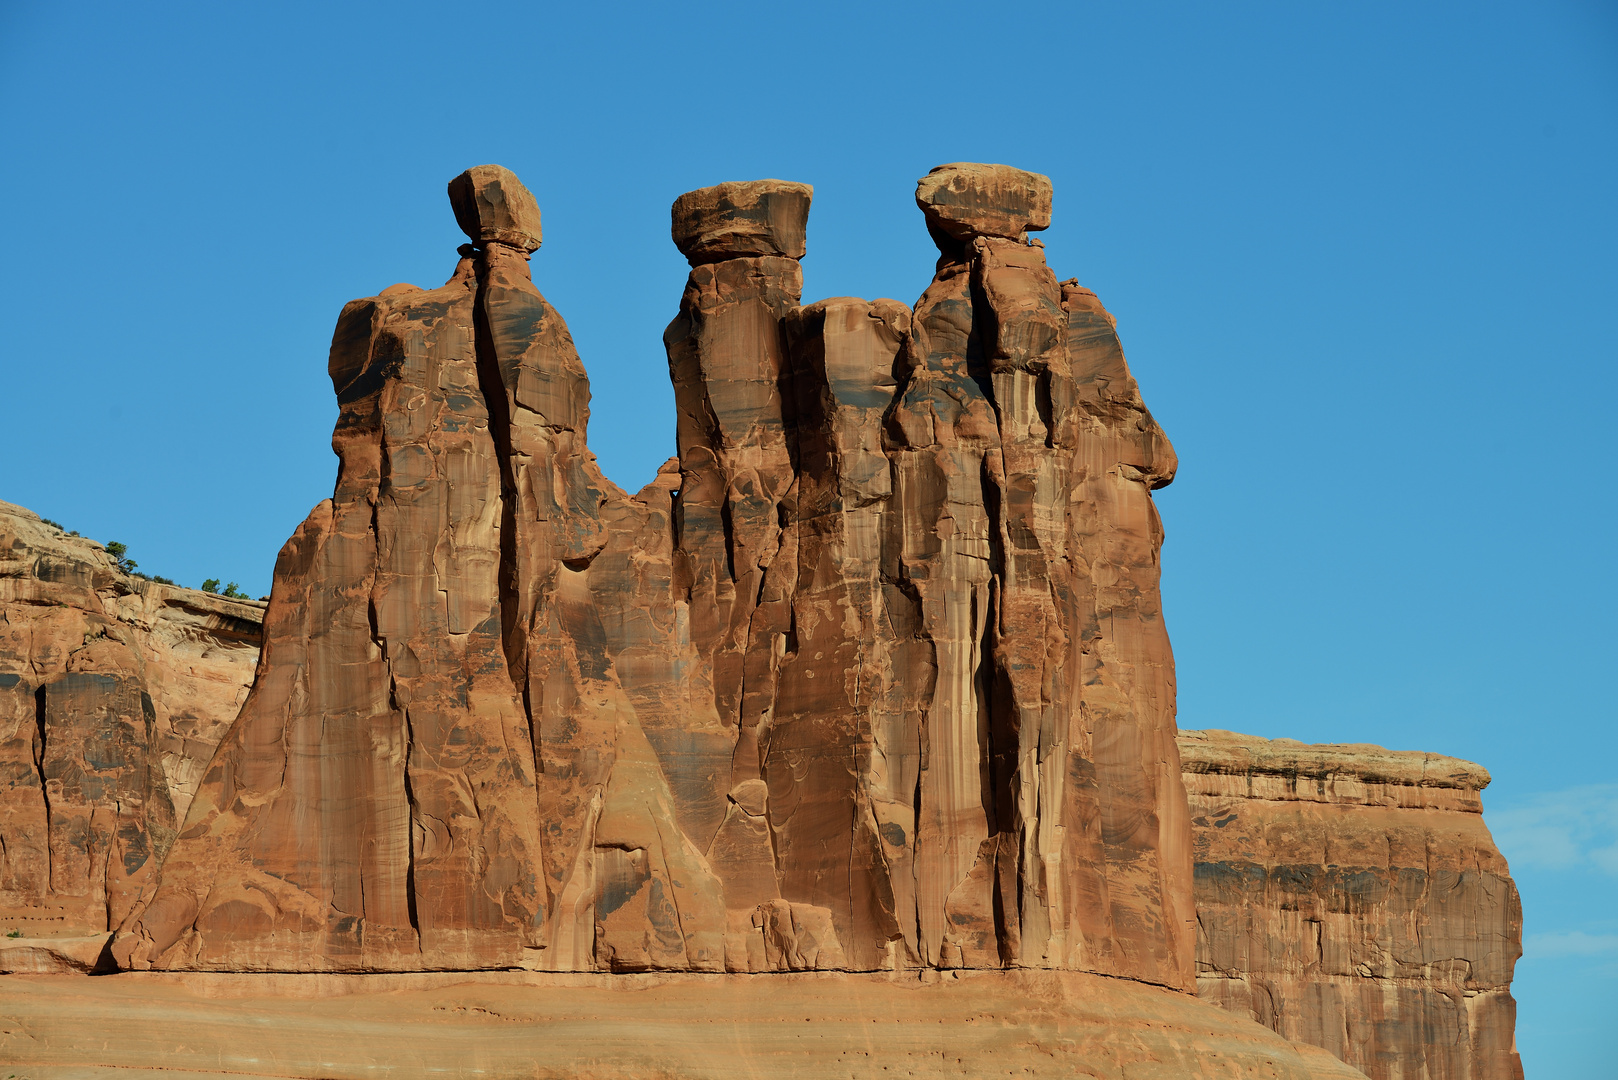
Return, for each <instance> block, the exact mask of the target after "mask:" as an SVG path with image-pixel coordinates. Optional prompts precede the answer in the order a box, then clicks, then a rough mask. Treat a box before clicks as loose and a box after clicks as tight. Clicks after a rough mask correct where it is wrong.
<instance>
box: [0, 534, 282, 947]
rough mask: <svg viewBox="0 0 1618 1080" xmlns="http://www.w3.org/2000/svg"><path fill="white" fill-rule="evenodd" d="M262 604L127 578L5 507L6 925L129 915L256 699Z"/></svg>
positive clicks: (1, 543) (0, 775) (0, 856)
mask: <svg viewBox="0 0 1618 1080" xmlns="http://www.w3.org/2000/svg"><path fill="white" fill-rule="evenodd" d="M262 614H263V605H262V604H258V603H256V602H252V601H237V600H228V599H226V598H224V597H220V596H214V595H211V594H209V593H204V592H199V591H197V590H195V589H183V588H179V587H175V586H168V585H161V584H157V583H155V582H149V581H143V580H141V579H138V578H133V577H130V576H128V575H126V574H124V573H122V572H121V571H120V570H119V569H118V567H117V565H116V564H115V563H114V561H113V560H112V558H111V557H110V556H109V555H108V554H107V552H106V551H105V550H104V549H103V548H102V547H101V545H99V544H95V543H92V542H91V541H89V540H84V539H80V538H78V537H75V536H68V535H65V534H64V533H63V532H62V530H61V529H59V528H57V527H55V526H52V525H48V524H46V523H45V522H43V521H41V520H40V518H39V517H38V516H37V515H35V514H33V513H32V512H30V511H28V510H24V509H23V508H22V507H20V506H13V505H11V504H10V503H0V925H4V927H5V928H6V931H7V932H8V933H9V932H11V931H16V932H18V933H19V934H20V935H22V936H23V937H24V938H25V939H26V940H27V941H30V942H34V941H39V940H41V939H43V940H44V941H46V942H59V941H61V940H63V939H72V938H76V937H89V936H92V935H96V934H100V935H101V936H102V938H103V940H104V939H105V936H106V933H107V932H108V931H109V930H112V929H113V928H114V927H116V926H117V925H118V924H119V923H120V922H122V921H123V919H124V918H125V917H126V916H128V914H129V913H130V911H131V909H132V906H133V905H134V904H135V902H136V898H137V896H138V894H139V891H140V889H141V888H142V886H143V885H145V884H147V883H148V882H149V880H150V879H151V878H152V876H153V875H154V874H155V872H156V870H157V866H158V863H159V861H160V860H161V859H162V858H163V855H164V853H165V852H167V851H168V849H169V845H170V844H171V843H172V842H173V839H174V833H175V828H176V825H177V821H178V818H177V814H178V815H183V814H184V813H185V811H186V809H187V807H188V806H189V804H190V801H191V797H192V795H193V794H194V793H195V791H196V789H197V782H198V780H199V779H200V777H201V770H202V766H203V765H204V764H205V763H206V761H207V758H208V755H209V754H211V753H212V751H213V746H214V744H215V743H216V742H218V740H219V737H220V735H221V733H222V732H223V731H224V729H225V728H226V727H227V726H228V725H229V723H230V721H231V720H232V719H234V718H235V715H236V710H237V708H238V707H239V706H240V704H241V701H242V699H243V698H244V697H245V696H246V693H247V685H248V684H249V683H250V682H251V680H252V676H253V666H254V662H255V661H256V660H257V658H258V633H259V620H260V619H261V618H262ZM5 944H7V945H10V944H11V942H9V941H8V942H6V943H5ZM16 947H22V946H16ZM38 948H40V949H46V950H50V949H54V948H55V947H54V946H51V945H48V944H40V945H39V946H38ZM98 951H99V946H96V947H93V948H90V949H89V952H88V954H87V955H86V959H87V960H88V962H93V960H94V955H95V953H96V952H98Z"/></svg>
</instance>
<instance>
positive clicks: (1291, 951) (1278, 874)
mask: <svg viewBox="0 0 1618 1080" xmlns="http://www.w3.org/2000/svg"><path fill="white" fill-rule="evenodd" d="M1180 752H1181V755H1182V760H1183V766H1184V769H1185V782H1186V789H1187V793H1188V795H1189V797H1190V805H1191V813H1192V815H1193V818H1192V820H1193V826H1194V827H1193V835H1194V836H1195V844H1196V904H1197V918H1198V924H1199V933H1198V936H1197V989H1198V993H1199V994H1201V996H1203V997H1204V998H1206V999H1208V1000H1211V1001H1215V1002H1217V1003H1219V1004H1221V1005H1224V1006H1225V1007H1226V1008H1230V1009H1234V1010H1236V1011H1238V1012H1244V1013H1249V1014H1251V1015H1252V1016H1253V1018H1254V1019H1256V1020H1258V1021H1260V1022H1261V1023H1264V1024H1266V1025H1268V1026H1269V1027H1271V1028H1273V1029H1274V1030H1275V1031H1277V1032H1279V1033H1280V1034H1282V1035H1284V1036H1285V1037H1287V1038H1288V1039H1292V1040H1294V1041H1296V1042H1307V1043H1313V1044H1314V1045H1316V1046H1321V1047H1324V1048H1326V1049H1327V1050H1330V1051H1331V1052H1332V1053H1333V1054H1335V1055H1337V1056H1338V1057H1339V1058H1341V1059H1342V1060H1344V1061H1346V1062H1348V1063H1349V1064H1351V1065H1353V1066H1355V1067H1356V1068H1359V1069H1361V1070H1363V1071H1364V1072H1365V1073H1366V1075H1368V1076H1370V1077H1373V1078H1376V1080H1384V1078H1385V1080H1397V1078H1400V1077H1411V1076H1421V1077H1429V1078H1432V1080H1441V1078H1442V1080H1483V1078H1488V1080H1507V1078H1512V1077H1519V1078H1520V1077H1521V1076H1522V1065H1521V1063H1520V1062H1519V1061H1518V1059H1517V1054H1516V1048H1515V1044H1514V1040H1513V1029H1514V1027H1515V1018H1516V1002H1515V1001H1514V1000H1513V999H1512V996H1511V992H1510V984H1511V975H1512V968H1513V966H1514V965H1515V963H1516V961H1517V957H1518V956H1520V955H1521V953H1522V906H1521V903H1520V901H1519V900H1518V897H1517V890H1516V887H1515V886H1514V885H1513V884H1512V881H1511V878H1510V877H1509V876H1508V873H1507V868H1506V862H1505V860H1504V859H1503V858H1502V857H1501V856H1500V853H1499V851H1497V850H1496V849H1495V846H1494V841H1493V839H1492V838H1491V837H1490V836H1489V830H1488V829H1487V828H1486V827H1485V826H1484V824H1483V817H1482V810H1483V807H1482V802H1481V798H1480V795H1479V792H1481V791H1482V790H1483V788H1484V787H1485V786H1486V785H1487V784H1488V783H1489V774H1488V773H1487V772H1485V771H1484V770H1483V769H1482V768H1480V767H1479V766H1477V765H1474V764H1472V763H1471V762H1467V761H1460V760H1457V759H1455V758H1447V757H1441V756H1439V755H1437V754H1422V753H1396V752H1391V751H1388V750H1384V749H1382V748H1381V747H1379V746H1365V745H1348V746H1310V745H1306V744H1303V743H1299V742H1295V741H1293V740H1290V739H1278V740H1274V741H1271V740H1267V739H1261V738H1256V737H1254V736H1251V735H1236V734H1232V733H1231V732H1226V731H1186V732H1181V733H1180Z"/></svg>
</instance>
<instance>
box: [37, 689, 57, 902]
mask: <svg viewBox="0 0 1618 1080" xmlns="http://www.w3.org/2000/svg"><path fill="white" fill-rule="evenodd" d="M34 730H35V732H36V734H35V738H34V772H35V775H37V776H38V777H39V801H40V805H41V807H42V808H43V809H44V826H45V836H46V837H47V840H46V842H45V843H44V844H43V845H41V846H42V847H43V849H44V851H43V854H44V856H45V874H44V880H43V881H42V882H41V883H40V886H41V887H40V888H39V890H38V891H39V892H40V893H47V892H49V891H50V890H51V888H52V884H51V883H52V881H53V880H54V878H53V873H52V859H51V844H50V842H49V839H48V838H49V836H50V835H51V789H50V785H49V784H48V783H47V782H46V780H45V737H46V733H47V732H48V731H49V730H50V729H49V727H48V726H47V725H46V723H45V688H44V687H43V686H40V687H37V688H36V689H35V690H34Z"/></svg>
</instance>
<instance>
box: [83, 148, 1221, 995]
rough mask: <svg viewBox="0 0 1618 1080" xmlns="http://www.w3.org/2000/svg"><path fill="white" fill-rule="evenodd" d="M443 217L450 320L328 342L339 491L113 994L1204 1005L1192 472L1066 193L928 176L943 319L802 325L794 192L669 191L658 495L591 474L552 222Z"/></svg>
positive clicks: (1018, 183)
mask: <svg viewBox="0 0 1618 1080" xmlns="http://www.w3.org/2000/svg"><path fill="white" fill-rule="evenodd" d="M450 195H451V200H452V202H453V203H454V205H455V211H456V217H457V220H458V221H459V222H460V224H461V226H462V228H463V230H464V231H465V232H466V233H467V235H468V236H469V237H470V238H471V239H472V241H473V244H472V245H470V246H467V247H464V248H463V249H462V253H463V257H462V259H461V262H460V264H459V266H458V267H457V269H456V272H455V274H454V275H453V276H452V277H451V279H450V281H449V282H448V283H446V284H445V285H444V286H443V287H442V288H439V289H436V290H431V291H427V290H421V289H416V288H414V287H412V286H394V287H393V288H391V289H388V290H386V291H385V292H384V293H383V294H382V295H380V296H378V297H374V298H371V299H368V300H359V301H355V302H354V303H352V304H350V305H348V307H346V308H345V309H344V311H343V314H342V316H341V317H340V319H339V321H338V328H337V332H336V334H335V335H334V338H333V345H332V353H331V363H330V370H331V375H332V381H333V385H334V388H335V390H336V392H337V395H338V400H339V402H340V404H341V408H342V415H341V419H340V420H339V422H338V426H337V430H336V432H335V434H334V436H333V446H334V448H335V449H336V450H337V453H338V455H339V457H340V458H341V461H342V467H341V471H340V475H339V480H338V484H337V490H336V492H335V494H334V496H333V498H332V499H331V500H330V501H328V502H326V503H323V504H321V506H319V507H317V508H316V509H315V511H314V512H313V514H311V516H310V518H309V520H308V521H306V522H305V523H304V525H303V526H302V527H300V529H299V530H298V532H297V533H296V534H295V535H294V536H293V538H292V540H290V541H289V542H288V544H287V546H286V548H285V549H284V550H283V552H282V554H281V557H280V560H279V562H278V564H277V568H276V577H275V581H276V584H275V591H274V594H273V596H272V599H271V602H270V610H269V614H268V617H267V620H266V641H265V652H264V658H263V662H262V667H261V672H260V676H259V678H258V680H257V682H256V684H255V686H254V689H253V693H252V696H251V697H250V698H249V700H248V701H247V703H246V705H245V707H244V708H243V710H242V714H241V717H240V719H239V720H238V721H237V723H236V725H235V726H234V727H233V728H232V729H231V731H230V733H229V735H228V736H227V737H226V738H225V739H224V741H223V742H222V744H221V746H220V749H219V752H218V754H217V755H216V756H215V758H214V760H213V763H212V765H211V766H210V767H209V769H208V772H207V775H206V777H205V778H204V780H203V783H202V786H201V790H200V791H199V793H198V796H197V799H196V801H195V802H194V804H193V805H192V807H191V810H190V813H189V815H188V816H187V818H186V820H185V822H184V823H183V826H182V827H181V829H180V834H179V839H178V840H177V841H176V842H175V846H174V849H173V852H172V853H171V854H170V856H169V858H168V860H167V863H166V864H165V867H164V870H163V876H162V882H161V885H160V887H156V888H148V889H147V890H146V892H145V893H144V894H143V895H142V899H141V903H140V910H139V911H138V912H137V914H136V916H135V917H133V918H131V919H130V920H129V923H128V925H127V928H126V931H125V932H124V933H123V934H122V935H121V936H120V938H119V939H118V941H117V943H116V946H115V953H116V955H117V956H118V958H119V959H120V961H121V962H122V963H123V964H125V965H126V966H132V967H138V968H145V967H190V968H213V969H282V970H338V971H340V970H347V971H370V970H411V969H435V968H450V969H461V968H478V967H484V968H491V967H510V966H518V965H523V966H529V967H537V968H545V969H551V970H558V971H580V970H595V969H608V970H646V969H666V970H695V971H722V970H729V971H790V970H815V969H822V970H823V969H852V970H878V969H884V968H916V967H922V968H960V967H976V968H983V967H991V968H998V967H1008V966H1028V967H1050V968H1061V969H1074V970H1085V971H1093V972H1099V973H1104V974H1112V975H1124V976H1128V977H1131V978H1135V979H1140V980H1144V981H1148V982H1155V983H1160V984H1164V985H1168V986H1173V987H1178V988H1189V987H1190V986H1191V985H1192V980H1193V969H1192V949H1193V944H1194V919H1193V915H1192V909H1191V849H1190V826H1189V822H1188V819H1187V816H1186V813H1185V798H1184V794H1183V790H1182V788H1181V779H1180V764H1179V758H1178V753H1177V750H1176V746H1175V741H1174V719H1173V716H1174V682H1173V664H1172V657H1171V655H1170V652H1169V647H1168V640H1167V637H1166V634H1165V632H1164V629H1163V623H1162V617H1161V612H1160V608H1159V603H1158V588H1157V581H1158V548H1159V545H1160V544H1161V540H1162V532H1161V528H1160V525H1159V523H1158V518H1157V515H1156V513H1155V511H1154V509H1153V507H1152V501H1151V495H1150V491H1151V489H1152V488H1155V487H1160V486H1162V485H1164V484H1167V483H1168V482H1169V481H1170V480H1171V479H1172V477H1173V474H1174V468H1175V459H1174V452H1173V450H1172V449H1171V448H1170V446H1169V444H1168V441H1167V439H1166V438H1165V437H1164V436H1163V433H1162V432H1161V430H1159V428H1158V427H1157V425H1156V424H1155V423H1154V422H1153V421H1152V418H1151V415H1150V413H1148V412H1147V411H1146V409H1145V407H1144V405H1143V404H1142V402H1141V400H1140V395H1139V393H1138V391H1137V389H1136V387H1135V383H1134V381H1133V379H1132V378H1131V377H1130V375H1129V371H1128V368H1127V366H1126V365H1125V363H1124V360H1123V354H1122V352H1121V350H1120V348H1119V345H1118V339H1117V337H1116V334H1115V333H1114V331H1113V325H1112V320H1111V318H1110V317H1109V316H1108V315H1107V313H1106V311H1105V310H1104V309H1103V308H1102V307H1101V305H1100V303H1099V302H1098V301H1097V300H1096V298H1095V296H1094V295H1093V294H1091V293H1090V292H1088V291H1087V290H1085V289H1082V288H1080V287H1079V286H1078V285H1077V284H1076V283H1073V282H1059V281H1058V280H1057V278H1056V276H1055V275H1054V274H1053V273H1052V272H1051V271H1050V270H1049V269H1048V268H1047V267H1046V265H1045V259H1044V251H1043V249H1042V248H1041V247H1040V246H1039V245H1038V244H1037V243H1030V242H1028V241H1027V240H1026V238H1025V237H1026V232H1027V231H1028V230H1030V229H1038V228H1043V227H1044V226H1045V225H1046V224H1047V223H1048V221H1049V215H1050V184H1049V181H1048V180H1046V179H1045V178H1044V177H1040V176H1037V175H1035V174H1032V173H1024V172H1022V171H1020V170H1015V169H1009V168H1007V167H1005V166H984V165H953V166H945V167H943V168H942V169H940V170H935V171H934V172H933V173H931V174H929V176H928V177H926V178H924V179H923V180H922V181H921V183H920V184H919V185H918V192H917V201H918V203H919V204H920V205H921V207H922V209H923V211H924V213H925V216H926V219H927V224H928V227H929V229H930V230H931V231H932V233H933V235H934V236H935V238H937V239H938V241H939V247H940V252H941V257H940V259H939V263H938V267H937V272H936V274H935V275H934V278H933V281H932V283H931V284H930V285H929V286H928V287H927V289H926V290H925V292H924V293H923V295H922V297H921V299H920V300H919V301H918V302H917V305H916V307H915V308H914V309H913V310H912V309H911V308H909V307H906V306H905V305H904V304H901V303H899V302H896V301H893V300H877V301H874V302H871V301H865V300H855V299H849V298H838V299H832V300H825V301H821V302H819V303H815V304H811V305H808V306H803V305H801V303H800V293H801V283H802V275H801V270H800V267H799V263H798V259H799V258H800V257H801V256H802V255H803V252H804V243H803V237H804V235H805V225H806V221H807V215H808V209H809V203H810V199H811V196H812V191H811V189H810V188H809V187H808V186H807V185H802V184H793V183H787V182H784V181H776V180H764V181H754V182H749V183H735V184H724V185H720V186H719V187H716V188H708V189H703V190H701V191H696V192H691V193H689V194H687V195H684V196H682V197H681V198H680V199H679V200H678V201H677V202H676V203H675V205H674V209H673V213H672V232H673V237H674V240H675V242H676V244H677V245H678V246H679V247H680V249H681V251H682V252H684V253H685V254H686V255H687V257H688V259H689V260H690V262H691V264H692V269H691V273H690V277H689V280H688V282H687V285H686V289H685V293H684V295H683V296H682V297H681V298H680V303H679V310H678V314H677V316H676V317H675V319H674V321H673V322H672V323H671V324H670V325H669V328H668V331H667V333H666V334H665V338H664V340H665V345H666V346H667V350H668V357H669V371H670V376H671V378H672V379H673V382H674V389H675V399H676V404H677V408H678V417H677V424H676V442H675V450H676V455H677V456H676V457H675V458H674V459H672V460H671V461H670V462H669V463H668V464H667V465H666V466H665V467H664V468H663V470H662V471H661V472H660V473H659V475H658V478H657V479H656V480H655V481H654V482H653V483H652V484H650V485H648V487H647V488H646V489H645V490H644V491H642V492H640V493H639V494H638V495H635V496H630V495H627V494H626V493H624V492H622V491H620V490H619V489H617V488H616V487H614V486H613V485H612V484H611V483H610V482H608V481H607V480H606V479H605V478H603V477H602V475H601V473H600V471H599V469H598V468H597V467H596V463H595V459H594V457H593V456H592V455H591V454H590V452H589V450H588V449H587V447H586V443H585V429H586V422H587V420H588V414H589V406H588V403H589V388H588V383H587V380H586V378H585V375H584V370H583V367H582V366H581V364H580V363H579V359H578V356H577V354H576V352H575V350H574V348H573V344H572V341H571V338H570V337H569V335H568V332H567V328H566V326H565V324H564V323H563V322H562V320H561V317H560V316H559V315H558V314H557V313H556V312H555V311H554V310H553V309H552V308H551V307H550V306H549V305H548V304H547V303H546V302H545V300H544V298H543V297H542V296H540V294H539V293H538V292H537V291H536V290H535V289H534V286H533V284H532V281H531V280H530V276H529V272H528V261H527V260H528V253H529V252H530V251H531V250H532V249H533V248H534V247H536V246H537V243H538V239H539V230H538V213H537V208H536V209H534V210H533V213H532V214H529V213H528V209H529V208H531V207H533V205H534V204H533V203H532V199H531V196H529V195H528V194H527V192H526V191H525V190H523V189H521V187H520V185H519V184H517V181H516V179H515V177H513V176H512V175H511V174H510V173H509V172H507V171H505V170H501V169H499V168H498V167H494V166H483V167H480V168H478V169H474V170H470V171H469V172H468V173H466V174H463V176H461V177H458V178H457V179H456V180H455V181H454V182H452V184H451V185H450Z"/></svg>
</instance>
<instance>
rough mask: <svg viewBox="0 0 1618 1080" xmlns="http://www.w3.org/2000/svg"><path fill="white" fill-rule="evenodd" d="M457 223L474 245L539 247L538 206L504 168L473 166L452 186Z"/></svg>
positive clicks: (528, 249) (451, 203) (511, 173)
mask: <svg viewBox="0 0 1618 1080" xmlns="http://www.w3.org/2000/svg"><path fill="white" fill-rule="evenodd" d="M449 201H450V205H451V206H453V207H454V208H455V223H456V224H457V225H459V226H460V227H461V231H462V232H464V233H465V234H466V235H467V236H469V237H471V239H472V242H473V243H475V244H486V243H491V242H492V243H496V244H509V245H510V246H512V247H515V248H521V249H522V250H524V251H533V250H535V249H537V248H538V247H539V240H540V230H539V203H538V202H536V201H535V200H534V196H533V194H532V193H531V192H530V191H529V190H528V189H527V188H525V187H523V184H522V181H521V180H518V179H517V174H516V173H514V172H512V171H511V170H510V169H508V168H506V167H505V166H503V165H474V166H473V167H472V168H470V169H468V170H466V171H465V172H463V173H462V174H461V175H459V176H457V177H456V178H455V179H453V180H451V181H450V182H449Z"/></svg>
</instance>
